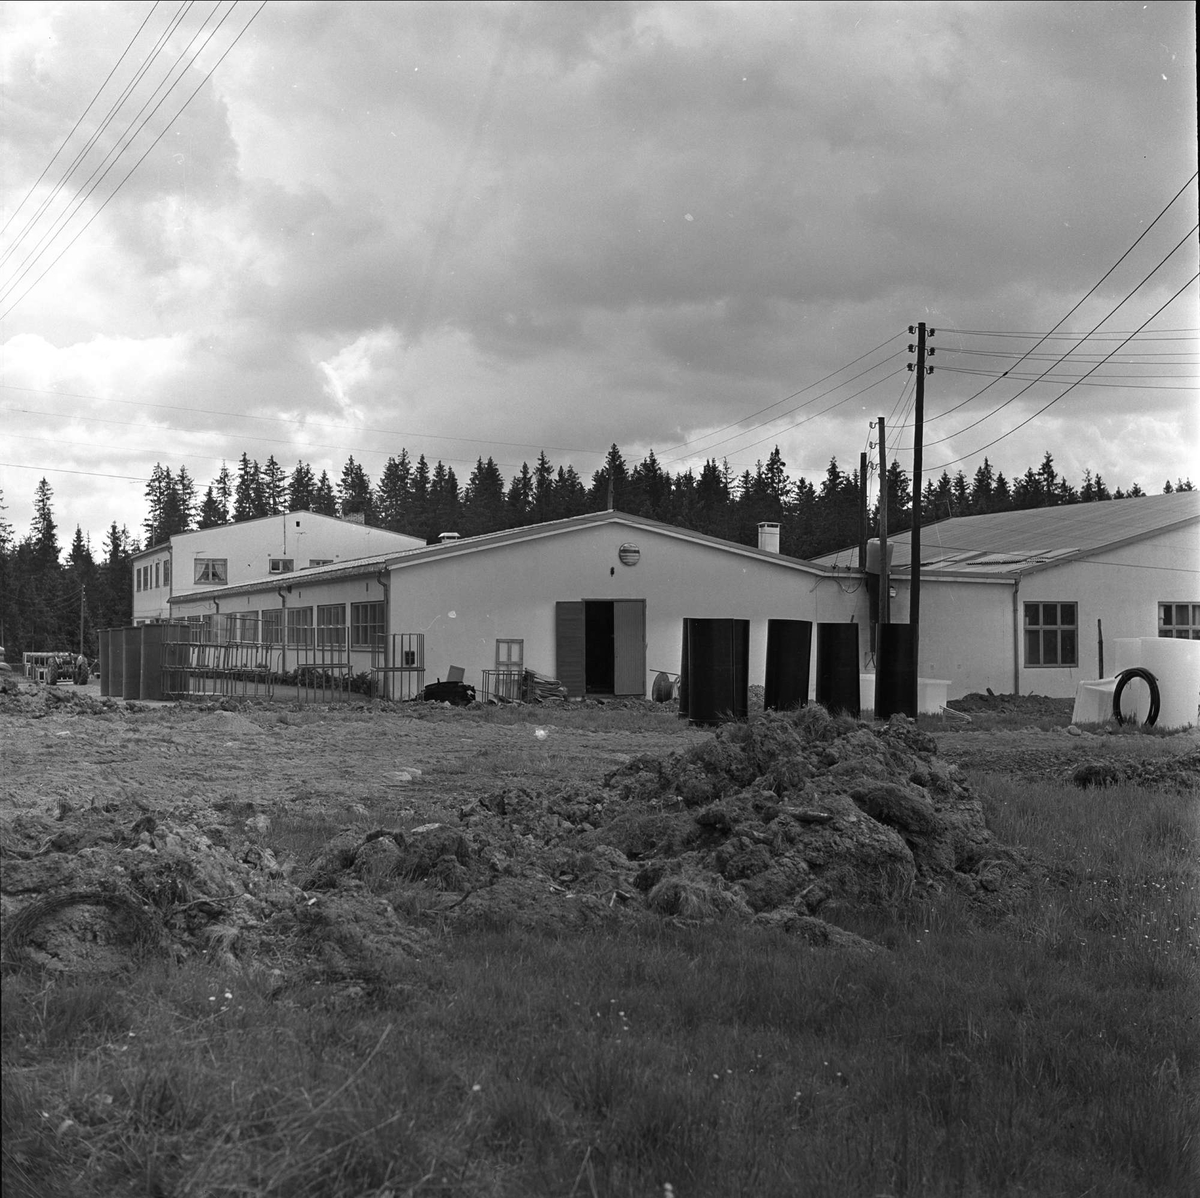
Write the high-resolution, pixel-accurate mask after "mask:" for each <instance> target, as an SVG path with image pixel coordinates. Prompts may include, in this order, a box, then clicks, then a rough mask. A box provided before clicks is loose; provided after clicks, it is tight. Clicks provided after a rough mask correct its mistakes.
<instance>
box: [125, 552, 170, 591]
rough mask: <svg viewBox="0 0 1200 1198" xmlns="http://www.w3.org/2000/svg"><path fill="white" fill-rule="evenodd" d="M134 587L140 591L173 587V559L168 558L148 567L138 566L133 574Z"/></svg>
mask: <svg viewBox="0 0 1200 1198" xmlns="http://www.w3.org/2000/svg"><path fill="white" fill-rule="evenodd" d="M133 585H134V587H135V589H137V590H139V591H153V590H157V589H158V588H159V587H169V586H170V585H171V559H170V558H166V559H164V560H161V561H157V562H154V563H153V564H151V565H148V566H138V567H137V568H136V569H135V570H134V572H133Z"/></svg>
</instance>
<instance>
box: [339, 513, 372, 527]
mask: <svg viewBox="0 0 1200 1198" xmlns="http://www.w3.org/2000/svg"><path fill="white" fill-rule="evenodd" d="M342 519H343V520H344V521H345V522H346V523H347V524H366V522H367V518H366V516H364V515H363V514H362V512H347V513H346V514H345V515H344V516H343V517H342Z"/></svg>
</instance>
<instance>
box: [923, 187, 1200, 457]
mask: <svg viewBox="0 0 1200 1198" xmlns="http://www.w3.org/2000/svg"><path fill="white" fill-rule="evenodd" d="M1198 174H1200V172H1197V171H1193V172H1192V174H1191V175H1190V177H1189V178H1188V180H1187V181H1186V182H1185V183H1184V185H1183V186H1182V187H1181V188H1180V189H1179V190H1178V191H1177V192H1176V193H1175V194H1174V195H1173V196H1172V197H1171V198H1170V199H1169V200H1168V201H1167V203H1166V204H1165V205H1164V206H1163V209H1162V211H1161V212H1159V214H1158V215H1157V216H1156V217H1155V218H1154V219H1153V220H1152V221H1151V222H1150V223H1149V224H1148V225H1147V226H1146V227H1145V229H1143V230H1142V232H1141V233H1140V234H1138V236H1137V238H1136V240H1135V241H1134V243H1133V244H1132V245H1131V246H1130V247H1129V248H1128V249H1127V250H1126V251H1125V252H1124V253H1123V254H1122V255H1121V256H1120V257H1119V258H1118V259H1117V260H1116V262H1114V263H1113V264H1112V266H1110V267H1109V268H1108V270H1106V271H1105V272H1104V274H1103V275H1101V276H1100V278H1099V279H1097V280H1096V282H1095V283H1094V284H1093V285H1092V286H1091V288H1089V290H1088V291H1087V292H1086V294H1084V295H1083V297H1082V298H1081V299H1079V300H1078V301H1077V302H1076V304H1075V305H1074V307H1072V308H1071V310H1070V311H1069V312H1067V313H1066V315H1065V316H1063V317H1062V318H1061V319H1060V320H1058V321H1057V322H1056V323H1055V325H1054V327H1053V328H1052V329H1051V330H1050V332H1049V333H1046V334H1044V335H1043V336H1041V337H1040V338H1039V339H1038V341H1037V343H1036V344H1035V345H1034V346H1033V347H1032V349H1030V350H1029V351H1028V352H1029V353H1032V352H1033V350H1036V349H1038V348H1040V347H1041V345H1042V344H1043V343H1044V342H1046V341H1047V340H1049V339H1050V338H1051V337H1052V336H1054V335H1055V334H1057V333H1058V331H1059V329H1061V328H1062V326H1063V325H1064V324H1065V323H1066V322H1067V321H1068V320H1070V318H1071V317H1072V316H1074V315H1075V313H1076V312H1078V311H1079V309H1080V308H1081V307H1083V305H1084V304H1085V303H1086V302H1087V300H1088V299H1090V298H1091V297H1092V296H1093V295H1094V294H1095V293H1096V291H1097V290H1098V289H1099V288H1100V286H1101V284H1102V283H1103V282H1104V281H1105V280H1106V279H1107V278H1108V277H1109V275H1111V274H1112V273H1113V271H1115V270H1116V269H1117V267H1119V266H1120V265H1121V263H1122V262H1124V261H1125V259H1126V258H1128V257H1129V255H1130V254H1132V253H1133V251H1134V250H1135V249H1137V247H1138V246H1139V245H1140V244H1141V242H1142V239H1143V238H1145V237H1146V236H1147V235H1148V234H1149V233H1150V231H1151V230H1152V229H1153V228H1154V227H1155V226H1156V225H1157V224H1158V222H1159V221H1160V220H1162V218H1163V217H1164V216H1166V214H1167V212H1168V211H1170V209H1171V207H1172V205H1173V204H1174V203H1175V201H1176V200H1177V199H1179V197H1180V196H1181V195H1183V193H1184V192H1185V191H1187V189H1188V188H1189V187H1191V185H1192V184H1193V183H1194V182H1195V180H1196V177H1197V175H1198ZM1194 231H1195V230H1193V232H1194ZM1190 235H1191V234H1190V233H1189V234H1188V236H1190ZM1184 240H1186V237H1185V239H1184ZM1181 244H1182V243H1181ZM1178 248H1179V247H1178V246H1176V247H1175V249H1178ZM1174 252H1175V250H1174V249H1173V250H1172V251H1171V254H1173V253H1174ZM1170 256H1171V255H1170V254H1168V255H1167V257H1168V258H1169V257H1170ZM1164 261H1165V259H1164ZM1161 264H1162V263H1160V264H1159V265H1161ZM1157 269H1158V267H1155V270H1157ZM1153 273H1154V271H1151V274H1153ZM1147 277H1149V276H1147ZM1143 282H1145V280H1143ZM1138 286H1139V287H1140V286H1141V284H1138ZM1135 291H1136V288H1135ZM1126 298H1128V297H1126ZM1123 303H1124V301H1122V304H1123ZM1120 307H1121V304H1118V305H1117V307H1116V308H1114V309H1113V312H1115V311H1117V310H1118V309H1119V308H1120ZM1111 314H1112V313H1110V314H1109V315H1111ZM1103 323H1104V321H1101V322H1100V324H1103ZM1099 327H1100V325H1099V324H1098V325H1096V327H1095V328H1094V329H1092V333H1095V332H1096V330H1097V329H1099ZM944 331H950V330H944ZM1089 335H1090V334H1089ZM1017 364H1018V365H1020V362H1019V361H1018V363H1017ZM997 382H999V379H993V380H992V382H990V383H988V384H987V386H985V387H981V388H980V389H979V390H978V391H977V392H975V394H974V395H971V396H968V397H967V398H966V399H964V400H963V401H962V402H961V403H958V404H955V406H954V407H952V408H949V409H947V410H946V411H945V412H941V413H939V414H938V415H936V416H931V417H930V418H929V419H935V420H936V419H943V418H944V417H946V416H949V415H950V414H951V413H952V412H956V411H958V409H959V408H962V407H965V406H966V405H967V404H969V403H971V402H972V401H974V400H976V399H978V398H979V397H980V396H981V395H983V394H984V393H985V392H986V391H988V390H989V389H990V388H992V387H994V386H995V385H996V383H997ZM1014 398H1016V397H1015V396H1014ZM1009 402H1011V401H1009ZM1002 406H1005V405H1002ZM954 435H955V436H957V435H958V434H954ZM935 444H936V442H935Z"/></svg>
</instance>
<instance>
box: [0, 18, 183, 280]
mask: <svg viewBox="0 0 1200 1198" xmlns="http://www.w3.org/2000/svg"><path fill="white" fill-rule="evenodd" d="M159 3H160V0H154V5H153V7H152V8H151V9H150V11H149V12H148V13H147V14H146V15H145V17H143V18H142V23H141V24H140V25H139V26H138V27H137V30H136V31H135V32H134V35H133V37H131V38H130V39H129V44H128V45H127V46H126V47H125V49H124V50H122V51H121V57H120V58H118V59H117V61H116V62H115V63H114V64H113V68H112V70H111V71H109V72H108V74H107V75H106V76H105V78H104V82H103V83H102V84H100V86H99V87H98V88H97V89H96V93H95V95H93V96H92V98H91V99H90V100H89V101H88V105H87V107H86V108H85V109H84V110H83V112H81V113H80V114H79V119H78V120H77V121H76V122H75V124H74V125H72V126H71V132H70V133H68V134H67V135H66V137H64V138H63V139H62V142H61V144H60V145H59V147H58V149H57V150H55V151H54V153H53V154H52V155H51V156H50V161H49V162H47V163H46V165H45V166H44V167H43V168H42V173H41V174H40V175H38V177H37V178H36V179H35V180H34V181H33V185H32V186H31V187H30V188H29V190H28V191H27V192H26V193H25V197H24V198H23V199H22V200H21V202H20V203H19V204H18V205H17V206H16V207H15V208H14V209H13V210H12V214H11V215H10V216H9V218H8V220H6V221H5V222H4V226H3V228H0V236H2V235H3V234H4V233H7V232H8V226H9V225H11V224H12V222H13V221H14V220H16V219H17V214H18V213H19V212H20V211H21V209H22V208H24V207H25V203H26V201H27V200H29V199H30V198H31V197H32V196H33V193H34V192H35V191H37V189H38V184H39V183H41V181H42V180H43V179H44V178H45V177H46V175H47V173H48V172H49V170H50V168H51V167H52V166H53V165H54V163H55V161H56V160H57V159H58V156H59V154H61V153H62V152H63V150H64V149H65V148H66V145H67V143H68V142H69V141H70V140H71V138H72V137H74V136H75V133H76V131H77V130H78V129H79V126H80V125H81V124H82V123H83V118H84V117H85V116H87V114H88V113H89V112H91V110H92V105H93V104H95V103H96V101H97V100H98V99H99V98H100V93H101V92H102V91H103V90H104V89H105V88H106V87H107V86H108V83H109V80H110V79H112V77H113V75H115V74H116V71H117V67H119V66H120V65H121V63H123V62H124V61H125V55H126V54H128V53H129V51H130V50H131V49H133V43H134V42H136V41H137V39H138V36H139V35H140V34H141V32H142V30H143V29H145V28H146V23H147V22H148V21H149V20H150V18H151V17H152V16H154V13H155V12H156V11H157V9H158V6H159ZM69 173H70V172H69V171H68V174H69ZM34 219H36V216H35V217H34ZM24 227H25V228H28V223H27V224H26V225H25V226H24ZM17 240H18V241H19V240H20V235H18V238H17ZM0 260H2V259H0Z"/></svg>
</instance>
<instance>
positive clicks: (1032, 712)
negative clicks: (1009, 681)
mask: <svg viewBox="0 0 1200 1198" xmlns="http://www.w3.org/2000/svg"><path fill="white" fill-rule="evenodd" d="M946 706H947V707H948V708H950V710H951V711H958V712H962V713H963V714H964V715H971V714H973V713H975V712H984V711H986V712H993V713H996V712H1013V713H1016V714H1018V715H1022V716H1028V717H1029V718H1030V719H1055V718H1059V717H1067V718H1068V719H1069V718H1070V715H1071V712H1072V711H1073V710H1074V707H1075V700H1074V699H1052V698H1050V697H1049V696H1048V695H997V694H996V693H995V692H994V691H992V690H991V689H989V690H987V691H986V692H984V693H982V694H981V693H980V692H978V691H972V692H971V694H969V695H963V696H962V698H961V699H951V700H950V701H949V702H948V703H947V704H946Z"/></svg>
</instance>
